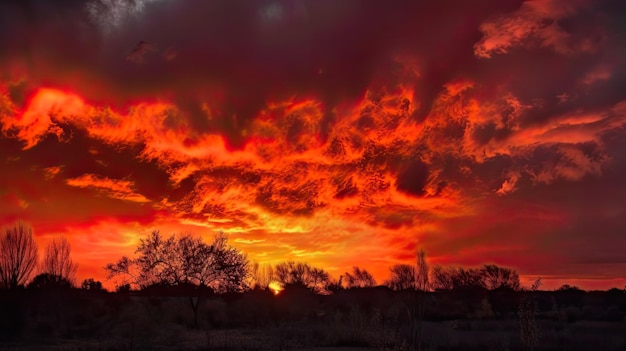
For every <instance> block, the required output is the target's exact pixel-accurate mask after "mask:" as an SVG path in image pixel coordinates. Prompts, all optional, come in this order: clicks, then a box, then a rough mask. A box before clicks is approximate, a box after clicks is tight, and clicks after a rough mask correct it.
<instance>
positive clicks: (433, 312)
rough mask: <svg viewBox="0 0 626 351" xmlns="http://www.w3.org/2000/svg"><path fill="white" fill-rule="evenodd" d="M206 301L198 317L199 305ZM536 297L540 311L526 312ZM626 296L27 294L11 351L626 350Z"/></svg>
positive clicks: (8, 340)
mask: <svg viewBox="0 0 626 351" xmlns="http://www.w3.org/2000/svg"><path fill="white" fill-rule="evenodd" d="M198 298H199V299H200V303H199V305H198V310H197V311H196V312H197V315H196V313H194V311H193V309H192V308H191V304H190V299H198ZM528 298H532V301H534V303H535V304H534V306H535V307H536V308H535V309H533V310H532V311H526V312H529V313H526V314H524V311H522V309H523V306H525V305H524V304H523V303H521V302H522V301H524V299H528ZM194 301H197V300H194ZM625 301H626V299H625V296H624V292H623V291H619V290H617V289H615V290H614V291H609V292H589V293H585V292H568V293H563V292H534V293H532V294H531V293H529V292H526V293H522V292H513V291H507V292H493V291H474V292H468V291H464V292H454V291H452V292H436V293H422V294H420V293H416V292H414V291H410V292H397V291H391V290H390V289H387V288H382V287H379V288H369V289H351V290H343V291H338V292H336V293H335V294H332V295H317V294H313V293H311V292H310V291H309V290H306V289H292V290H288V291H283V292H281V294H279V295H278V296H274V295H273V294H272V293H271V292H268V291H250V292H246V293H243V294H227V295H213V294H208V295H202V296H191V295H189V296H185V295H184V294H180V292H176V293H174V292H169V293H168V292H167V291H158V292H152V293H151V294H146V293H138V292H126V293H108V292H104V291H101V292H92V291H83V290H80V289H69V290H63V291H60V290H55V291H30V290H24V291H21V292H19V294H18V293H15V292H12V293H9V292H5V293H4V294H3V295H2V312H3V313H2V321H1V323H2V325H1V329H0V330H2V331H1V337H2V339H1V340H2V343H0V349H2V350H41V349H46V350H292V349H301V350H327V351H330V350H346V351H348V350H350V351H356V350H362V349H377V350H412V349H421V350H531V349H534V350H606V351H610V350H616V351H618V350H619V351H623V350H624V349H625V347H626V340H625V336H626V319H625V317H624V316H625V313H624V311H625V307H626V306H625ZM420 305H422V306H424V307H425V308H424V309H423V310H420V309H419V306H420ZM196 316H197V325H196ZM522 316H530V317H529V318H530V320H526V322H524V320H525V319H524V318H523V317H522ZM524 326H526V328H525V327H524ZM529 328H530V329H529ZM529 330H530V332H529Z"/></svg>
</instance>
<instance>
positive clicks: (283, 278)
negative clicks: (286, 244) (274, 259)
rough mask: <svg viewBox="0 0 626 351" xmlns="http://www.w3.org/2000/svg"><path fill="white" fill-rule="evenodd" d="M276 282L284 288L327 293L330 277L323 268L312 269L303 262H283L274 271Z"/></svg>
mask: <svg viewBox="0 0 626 351" xmlns="http://www.w3.org/2000/svg"><path fill="white" fill-rule="evenodd" d="M274 274H275V276H276V280H277V281H278V283H280V284H281V285H282V286H283V287H286V286H289V285H291V286H301V287H306V288H309V289H311V290H313V291H315V292H321V291H325V290H326V289H327V287H328V284H329V283H330V277H329V275H328V273H327V272H326V271H324V270H323V269H321V268H315V267H311V266H310V265H308V264H307V263H302V262H293V261H290V262H282V263H279V264H277V265H276V269H275V270H274Z"/></svg>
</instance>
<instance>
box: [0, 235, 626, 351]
mask: <svg viewBox="0 0 626 351" xmlns="http://www.w3.org/2000/svg"><path fill="white" fill-rule="evenodd" d="M0 244H1V245H2V248H0V255H2V256H1V258H0V267H2V268H1V269H2V277H3V278H2V279H3V280H2V287H3V289H0V310H1V311H2V313H0V341H3V342H13V343H22V344H23V343H26V344H28V343H31V344H32V343H34V344H37V345H38V346H41V345H42V344H45V345H46V347H45V348H46V349H52V347H51V346H50V345H51V344H56V343H59V342H60V341H59V340H64V341H63V342H71V343H76V342H79V341H80V342H81V343H85V344H81V345H82V346H80V347H79V349H94V348H95V349H98V348H99V349H110V350H118V349H120V350H134V349H176V350H181V349H189V350H198V349H219V350H225V349H240V350H253V349H254V350H257V349H266V350H274V349H294V348H299V347H324V346H365V347H371V348H377V349H446V350H472V349H475V350H479V349H480V350H483V349H494V348H496V349H498V348H500V347H504V346H502V342H504V341H506V343H507V345H508V346H507V348H509V349H528V350H531V349H533V350H541V349H546V350H548V349H550V350H553V349H571V350H576V349H581V350H585V349H592V348H594V349H603V350H623V348H624V346H625V345H626V343H625V342H624V340H623V338H622V339H619V338H614V337H613V335H617V334H615V333H614V331H615V330H617V329H619V328H621V325H622V323H623V322H624V321H625V320H626V319H625V316H626V292H625V291H622V290H620V289H611V290H609V291H607V292H585V291H582V290H580V289H577V288H576V287H571V286H564V287H562V288H561V289H559V290H557V291H553V292H542V291H538V288H539V282H537V283H536V284H535V285H534V286H533V287H531V288H530V289H525V288H523V287H521V285H520V282H519V276H518V274H517V273H516V272H515V271H514V270H513V269H510V268H506V267H499V266H496V265H483V266H482V267H480V268H461V267H444V266H434V267H430V265H429V264H428V261H427V259H426V254H425V252H424V251H419V252H418V253H417V254H416V257H415V263H414V264H399V265H394V266H392V267H391V268H390V277H389V279H388V280H386V281H383V282H377V281H376V280H375V279H374V277H373V276H372V274H370V273H369V272H368V271H367V270H365V269H363V268H360V267H353V268H352V269H351V270H350V271H348V272H344V273H343V274H342V275H340V276H339V277H336V278H335V277H331V276H330V274H328V272H326V271H325V270H324V269H322V268H318V267H314V266H312V265H310V264H308V263H304V262H282V263H279V264H277V265H262V264H257V263H252V262H250V261H249V260H248V259H247V257H246V255H245V254H244V253H243V252H241V251H239V250H237V249H236V248H234V247H232V246H231V245H229V243H228V238H227V237H226V236H225V235H223V234H221V233H220V234H218V235H217V236H216V237H215V238H213V240H212V241H211V242H210V243H208V242H205V241H204V240H202V239H201V238H200V237H198V236H195V235H192V234H188V233H183V234H180V235H170V236H164V235H162V234H160V233H159V232H158V231H154V232H152V233H151V234H150V235H148V236H147V237H145V238H142V239H141V240H140V242H139V245H138V247H137V250H136V252H135V254H134V255H133V256H131V257H121V258H120V259H119V260H117V261H116V262H113V263H111V264H109V265H107V266H106V267H105V269H106V270H107V272H108V273H109V277H110V278H111V279H116V280H117V281H118V285H117V287H116V289H115V290H116V291H115V292H108V291H106V290H104V289H103V287H102V283H101V282H99V281H96V280H94V279H86V280H84V281H83V282H82V284H79V286H78V287H76V284H75V283H74V280H75V278H74V275H75V273H76V264H75V263H74V262H73V261H72V260H71V258H70V248H69V245H68V244H67V241H66V240H63V239H57V240H54V241H51V243H50V245H49V246H47V247H46V248H45V252H44V255H43V256H44V259H43V260H42V261H41V262H37V259H36V257H37V254H36V253H37V251H38V249H37V247H36V244H35V242H34V240H33V238H32V229H30V228H29V227H28V226H26V225H24V224H17V225H15V226H13V227H9V228H7V229H6V230H5V231H3V232H2V233H1V237H0ZM20 253H28V254H29V255H30V256H29V257H30V258H29V259H26V260H23V259H22V258H21V254H20ZM33 253H35V254H33ZM26 264H27V266H28V267H31V268H30V273H29V272H28V269H26V268H24V267H26ZM18 268H19V269H18ZM14 272H18V273H14ZM35 272H38V274H37V275H36V276H35V277H34V278H33V279H29V278H28V277H29V276H32V275H34V274H35ZM8 273H11V274H8ZM16 277H17V278H16ZM275 290H280V292H279V293H278V294H276V293H275V292H276V291H275ZM584 323H595V324H593V328H587V324H584ZM540 330H541V331H542V333H544V334H541V333H540ZM545 330H548V331H549V332H550V334H546V333H545ZM474 332H475V333H477V334H473V333H474ZM477 335H480V336H481V337H480V338H479V337H477ZM190 340H195V341H194V342H191V341H190ZM198 340H201V341H198ZM503 340H504V341H503ZM505 346H506V345H505ZM61 348H62V349H68V348H67V347H65V348H63V347H61ZM69 349H71V348H69Z"/></svg>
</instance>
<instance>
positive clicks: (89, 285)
mask: <svg viewBox="0 0 626 351" xmlns="http://www.w3.org/2000/svg"><path fill="white" fill-rule="evenodd" d="M80 288H81V289H83V290H89V291H104V288H102V283H101V282H99V281H97V280H94V279H93V278H89V279H85V280H83V283H82V284H81V285H80Z"/></svg>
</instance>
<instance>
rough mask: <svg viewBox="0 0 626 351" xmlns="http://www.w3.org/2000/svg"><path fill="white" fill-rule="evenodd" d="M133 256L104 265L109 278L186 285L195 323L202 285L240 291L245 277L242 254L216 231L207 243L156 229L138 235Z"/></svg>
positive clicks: (144, 283)
mask: <svg viewBox="0 0 626 351" xmlns="http://www.w3.org/2000/svg"><path fill="white" fill-rule="evenodd" d="M135 253H137V254H138V256H137V257H136V258H128V257H122V258H121V259H120V260H119V261H118V262H117V263H114V264H113V263H111V264H108V265H107V266H106V269H107V270H108V271H109V278H112V277H114V276H119V275H121V276H124V277H126V278H128V279H130V283H131V284H134V285H137V286H139V287H140V288H142V289H143V288H146V287H148V286H153V285H159V286H165V287H173V286H178V287H181V288H183V289H186V290H187V292H188V296H189V301H190V305H191V308H192V310H193V313H194V325H195V327H196V328H197V327H198V306H199V304H200V298H201V296H202V290H203V289H204V288H207V287H208V288H211V289H212V290H213V291H215V292H228V291H243V290H244V289H245V287H246V286H245V283H246V278H247V277H248V271H249V264H248V259H247V258H246V256H245V255H244V254H243V253H241V252H240V251H239V250H237V249H235V248H233V247H231V246H229V245H228V238H227V237H226V236H225V235H224V234H223V233H220V234H219V235H218V236H216V237H215V240H214V241H213V243H212V244H211V245H208V244H206V243H205V242H204V241H203V240H202V239H201V238H199V237H197V236H193V235H191V234H183V235H180V236H178V237H177V236H175V235H172V236H170V237H169V238H163V237H162V236H161V234H160V233H159V231H158V230H155V231H153V232H152V234H151V235H150V236H148V237H147V238H145V239H141V240H140V243H139V247H138V248H137V250H136V251H135Z"/></svg>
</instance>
